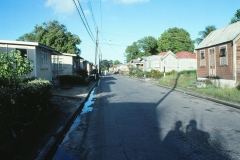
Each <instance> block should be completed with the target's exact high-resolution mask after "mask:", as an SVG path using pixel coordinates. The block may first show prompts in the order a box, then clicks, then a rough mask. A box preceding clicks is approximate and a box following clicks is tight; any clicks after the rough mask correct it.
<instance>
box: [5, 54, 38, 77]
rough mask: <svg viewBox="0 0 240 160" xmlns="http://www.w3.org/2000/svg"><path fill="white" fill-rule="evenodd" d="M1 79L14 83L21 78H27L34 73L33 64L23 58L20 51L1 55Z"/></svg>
mask: <svg viewBox="0 0 240 160" xmlns="http://www.w3.org/2000/svg"><path fill="white" fill-rule="evenodd" d="M0 66H1V70H0V77H1V78H4V79H7V80H8V81H14V80H15V79H18V78H19V77H20V76H26V77H27V75H28V74H30V73H31V72H32V71H33V62H32V61H31V60H30V59H27V58H23V57H22V56H21V54H20V51H11V52H10V53H1V54H0Z"/></svg>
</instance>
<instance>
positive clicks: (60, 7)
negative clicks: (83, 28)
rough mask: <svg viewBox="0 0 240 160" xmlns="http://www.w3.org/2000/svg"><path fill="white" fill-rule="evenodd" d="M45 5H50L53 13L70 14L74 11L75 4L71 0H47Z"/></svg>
mask: <svg viewBox="0 0 240 160" xmlns="http://www.w3.org/2000/svg"><path fill="white" fill-rule="evenodd" d="M45 6H46V7H50V8H52V9H53V10H54V12H55V13H65V14H71V13H73V12H74V11H75V9H76V8H75V5H74V3H73V1H72V0H47V1H46V3H45Z"/></svg>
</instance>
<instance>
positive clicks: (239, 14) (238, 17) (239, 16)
mask: <svg viewBox="0 0 240 160" xmlns="http://www.w3.org/2000/svg"><path fill="white" fill-rule="evenodd" d="M238 21H240V9H238V10H237V12H236V13H235V15H234V17H232V19H231V21H230V23H229V24H233V23H235V22H238Z"/></svg>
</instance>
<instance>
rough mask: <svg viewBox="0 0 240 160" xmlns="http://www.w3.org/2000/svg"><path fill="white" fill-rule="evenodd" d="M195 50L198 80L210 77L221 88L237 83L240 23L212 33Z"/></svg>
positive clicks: (239, 79)
mask: <svg viewBox="0 0 240 160" xmlns="http://www.w3.org/2000/svg"><path fill="white" fill-rule="evenodd" d="M195 50H196V51H197V79H198V80H205V79H207V78H210V77H212V78H215V79H217V85H219V86H221V87H234V86H235V85H236V84H237V83H239V81H240V22H236V23H233V24H230V25H228V26H226V27H224V28H221V29H218V30H215V31H212V32H211V33H210V34H209V35H208V36H207V37H206V38H205V39H204V40H203V41H202V42H201V43H200V44H199V45H198V46H197V47H196V48H195ZM215 81H216V80H215Z"/></svg>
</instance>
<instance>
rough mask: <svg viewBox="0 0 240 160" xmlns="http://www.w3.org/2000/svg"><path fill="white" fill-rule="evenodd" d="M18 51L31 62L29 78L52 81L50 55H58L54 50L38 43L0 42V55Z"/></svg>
mask: <svg viewBox="0 0 240 160" xmlns="http://www.w3.org/2000/svg"><path fill="white" fill-rule="evenodd" d="M12 50H19V51H20V52H21V55H22V56H23V57H27V58H29V59H30V60H32V61H33V64H34V68H33V71H32V73H31V74H30V75H29V77H36V78H41V79H46V80H49V81H52V65H51V55H58V54H59V53H58V52H56V51H55V49H54V48H51V47H48V46H45V45H43V44H41V43H38V42H23V41H9V40H0V53H5V52H10V51H12Z"/></svg>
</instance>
